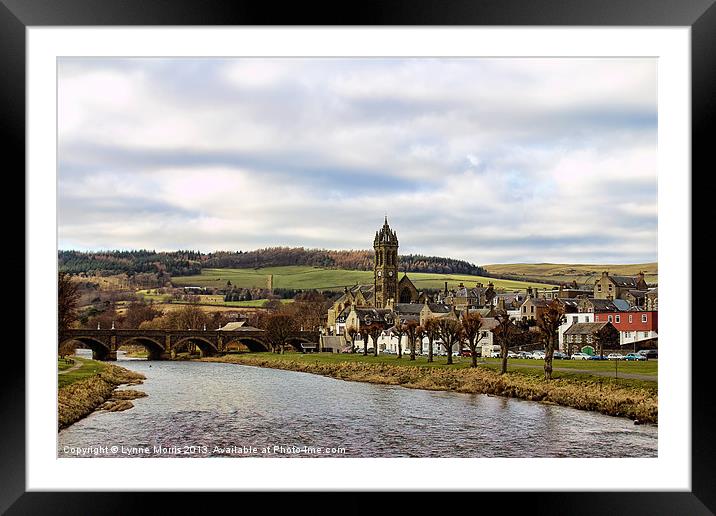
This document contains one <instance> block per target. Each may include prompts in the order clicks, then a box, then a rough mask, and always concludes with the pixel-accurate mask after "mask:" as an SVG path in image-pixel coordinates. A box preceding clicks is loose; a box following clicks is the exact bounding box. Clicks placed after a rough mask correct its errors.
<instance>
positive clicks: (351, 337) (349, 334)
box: [345, 326, 358, 353]
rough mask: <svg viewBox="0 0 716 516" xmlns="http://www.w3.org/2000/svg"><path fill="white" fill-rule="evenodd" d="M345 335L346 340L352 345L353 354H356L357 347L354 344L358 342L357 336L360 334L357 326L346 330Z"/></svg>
mask: <svg viewBox="0 0 716 516" xmlns="http://www.w3.org/2000/svg"><path fill="white" fill-rule="evenodd" d="M345 334H346V340H348V342H350V343H351V353H355V352H356V347H355V344H354V342H355V340H356V335H357V334H358V330H357V329H356V327H355V326H349V327H348V328H346V333H345Z"/></svg>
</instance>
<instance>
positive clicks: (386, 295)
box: [373, 216, 398, 308]
mask: <svg viewBox="0 0 716 516" xmlns="http://www.w3.org/2000/svg"><path fill="white" fill-rule="evenodd" d="M373 249H374V250H375V263H374V265H373V281H374V285H375V297H374V299H375V307H376V308H385V306H386V304H387V303H388V301H389V300H391V299H392V300H393V301H394V302H397V298H398V237H397V236H395V231H393V230H392V229H390V226H389V225H388V217H387V216H386V217H385V224H383V227H382V228H380V230H379V231H376V233H375V240H373Z"/></svg>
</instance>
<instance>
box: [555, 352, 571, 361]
mask: <svg viewBox="0 0 716 516" xmlns="http://www.w3.org/2000/svg"><path fill="white" fill-rule="evenodd" d="M552 358H553V359H555V360H566V359H567V358H569V357H568V356H567V355H566V354H564V353H562V352H561V351H555V352H554V354H553V355H552Z"/></svg>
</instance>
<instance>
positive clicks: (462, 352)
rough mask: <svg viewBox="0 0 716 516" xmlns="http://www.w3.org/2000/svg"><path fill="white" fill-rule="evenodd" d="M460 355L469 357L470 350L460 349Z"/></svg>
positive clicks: (470, 354)
mask: <svg viewBox="0 0 716 516" xmlns="http://www.w3.org/2000/svg"><path fill="white" fill-rule="evenodd" d="M460 356H461V357H471V356H472V351H470V350H469V349H463V350H462V351H460Z"/></svg>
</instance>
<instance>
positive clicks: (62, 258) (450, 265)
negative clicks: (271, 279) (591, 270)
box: [58, 247, 487, 284]
mask: <svg viewBox="0 0 716 516" xmlns="http://www.w3.org/2000/svg"><path fill="white" fill-rule="evenodd" d="M374 257H375V253H374V252H373V251H371V250H364V249H359V250H343V251H335V250H326V249H306V248H303V247H266V248H263V249H256V250H254V251H218V252H214V253H201V252H199V251H171V252H157V251H150V250H145V249H143V250H135V251H119V250H117V251H111V250H110V251H59V252H58V260H59V270H60V271H61V272H69V273H72V274H80V273H84V274H93V275H111V274H119V273H127V274H132V275H134V274H140V273H153V274H158V275H166V276H190V275H195V274H201V269H202V268H211V269H228V268H233V269H246V268H263V267H284V266H290V265H302V266H309V267H326V268H335V269H347V270H364V271H367V270H372V269H373V261H374ZM398 259H399V265H398V266H399V268H400V270H401V271H405V272H427V273H440V274H470V275H478V276H484V275H487V271H486V270H485V269H483V268H482V267H480V266H478V265H475V264H473V263H470V262H468V261H465V260H456V259H453V258H446V257H440V256H425V255H419V254H408V255H401V256H399V257H398ZM158 279H159V282H160V284H161V280H162V278H161V277H160V278H158Z"/></svg>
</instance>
